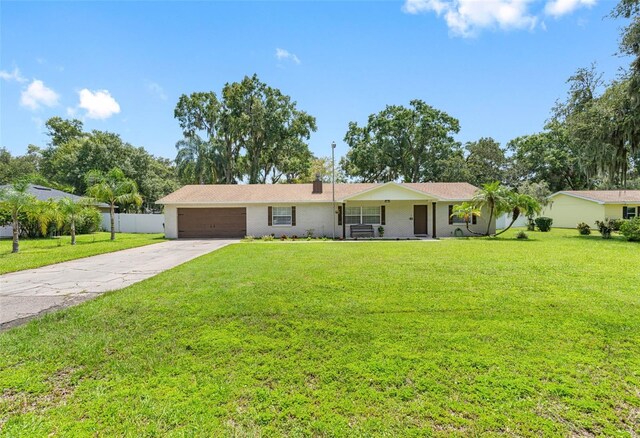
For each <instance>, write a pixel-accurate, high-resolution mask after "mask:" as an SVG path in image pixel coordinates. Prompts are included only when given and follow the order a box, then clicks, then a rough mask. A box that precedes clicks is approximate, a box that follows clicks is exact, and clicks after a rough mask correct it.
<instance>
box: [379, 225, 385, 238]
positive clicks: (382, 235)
mask: <svg viewBox="0 0 640 438" xmlns="http://www.w3.org/2000/svg"><path fill="white" fill-rule="evenodd" d="M378 236H380V237H384V227H383V226H382V225H380V226H379V227H378Z"/></svg>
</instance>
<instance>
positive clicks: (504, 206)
mask: <svg viewBox="0 0 640 438" xmlns="http://www.w3.org/2000/svg"><path fill="white" fill-rule="evenodd" d="M471 203H472V204H473V205H474V206H475V207H476V208H478V209H480V210H482V208H483V207H486V208H487V209H488V210H489V220H488V221H487V232H486V233H485V235H486V236H488V235H489V234H490V232H491V221H492V219H493V218H494V217H497V216H498V215H499V214H500V213H503V212H507V211H509V210H510V208H509V202H508V190H507V189H506V188H505V187H503V186H501V185H500V183H499V182H498V181H495V182H492V183H488V184H483V185H482V188H481V189H478V191H477V192H476V193H475V195H473V199H472V200H471Z"/></svg>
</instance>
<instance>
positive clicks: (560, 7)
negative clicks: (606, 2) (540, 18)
mask: <svg viewBox="0 0 640 438" xmlns="http://www.w3.org/2000/svg"><path fill="white" fill-rule="evenodd" d="M596 1H597V0H549V1H547V4H546V5H545V6H544V13H545V14H547V15H551V16H552V17H556V18H559V17H562V16H563V15H567V14H570V13H572V12H573V11H575V10H576V9H579V8H582V7H587V8H590V7H591V6H593V5H595V4H596Z"/></svg>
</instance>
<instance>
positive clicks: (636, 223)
mask: <svg viewBox="0 0 640 438" xmlns="http://www.w3.org/2000/svg"><path fill="white" fill-rule="evenodd" d="M620 232H621V233H622V235H623V236H624V237H626V238H627V240H629V241H631V242H640V216H638V217H634V218H633V219H631V220H628V221H624V223H623V224H622V225H621V226H620Z"/></svg>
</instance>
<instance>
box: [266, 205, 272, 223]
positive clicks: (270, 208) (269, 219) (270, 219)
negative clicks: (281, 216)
mask: <svg viewBox="0 0 640 438" xmlns="http://www.w3.org/2000/svg"><path fill="white" fill-rule="evenodd" d="M267 212H268V213H267V214H268V215H269V218H268V219H267V224H268V225H269V226H272V225H273V208H272V207H268V208H267Z"/></svg>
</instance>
